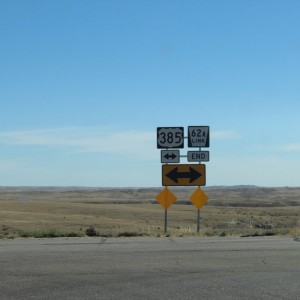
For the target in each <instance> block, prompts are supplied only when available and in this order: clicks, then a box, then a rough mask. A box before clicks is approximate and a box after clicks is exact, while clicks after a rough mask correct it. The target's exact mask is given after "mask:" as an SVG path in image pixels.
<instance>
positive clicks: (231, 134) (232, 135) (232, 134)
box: [211, 130, 240, 140]
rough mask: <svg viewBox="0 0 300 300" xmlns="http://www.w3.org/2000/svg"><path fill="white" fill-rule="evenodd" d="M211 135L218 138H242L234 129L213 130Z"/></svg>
mask: <svg viewBox="0 0 300 300" xmlns="http://www.w3.org/2000/svg"><path fill="white" fill-rule="evenodd" d="M211 136H212V138H214V139H218V140H237V139H239V138H240V135H239V134H238V133H237V132H236V131H234V130H227V131H212V133H211Z"/></svg>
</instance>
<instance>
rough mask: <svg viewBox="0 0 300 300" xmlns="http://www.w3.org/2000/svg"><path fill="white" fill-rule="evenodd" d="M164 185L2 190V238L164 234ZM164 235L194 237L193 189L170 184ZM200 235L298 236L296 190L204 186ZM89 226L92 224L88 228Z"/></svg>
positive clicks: (299, 218)
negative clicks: (171, 202) (88, 233)
mask: <svg viewBox="0 0 300 300" xmlns="http://www.w3.org/2000/svg"><path fill="white" fill-rule="evenodd" d="M161 190H162V188H136V189H130V188H110V189H109V188H80V187H75V188H73V187H72V188H58V187H57V188H56V187H53V188H49V187H45V188H42V187H39V188H37V187H32V188H29V187H27V188H22V187H2V188H0V238H14V237H18V236H21V237H22V236H23V237H27V236H35V237H43V236H64V235H65V236H72V235H73V236H84V235H85V233H86V230H87V229H89V228H90V229H91V228H92V229H94V232H95V233H96V234H97V235H100V236H108V237H109V236H112V237H117V236H140V235H147V236H163V235H164V209H163V208H162V207H161V206H160V204H158V203H157V202H156V200H155V197H156V195H157V194H158V193H159V192H160V191H161ZM171 190H172V191H173V193H174V194H175V195H176V196H177V197H178V200H177V201H176V202H175V204H174V205H173V206H171V207H170V208H169V209H168V235H170V236H188V235H196V234H197V232H196V218H197V209H196V208H195V207H194V206H193V205H192V203H191V202H190V201H189V200H188V199H189V196H190V195H191V194H192V193H193V191H194V190H195V188H172V189H171ZM204 190H205V192H206V193H207V195H208V196H209V200H208V202H207V204H206V205H205V206H204V207H203V208H202V209H201V224H200V227H201V229H200V235H201V236H212V235H217V236H225V235H237V236H243V235H266V234H284V235H286V234H288V235H300V188H259V187H254V186H253V187H252V186H244V187H243V186H237V187H231V188H229V187H209V188H204ZM90 226H91V227H90Z"/></svg>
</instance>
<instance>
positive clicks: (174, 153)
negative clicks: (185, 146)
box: [161, 150, 180, 163]
mask: <svg viewBox="0 0 300 300" xmlns="http://www.w3.org/2000/svg"><path fill="white" fill-rule="evenodd" d="M179 158H180V154H179V150H162V151H161V162H162V163H179Z"/></svg>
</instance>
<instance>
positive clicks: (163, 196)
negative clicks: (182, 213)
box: [156, 188, 177, 209]
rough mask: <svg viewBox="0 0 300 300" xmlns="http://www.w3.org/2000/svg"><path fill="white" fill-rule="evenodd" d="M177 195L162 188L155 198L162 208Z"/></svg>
mask: <svg viewBox="0 0 300 300" xmlns="http://www.w3.org/2000/svg"><path fill="white" fill-rule="evenodd" d="M176 199H177V197H176V196H175V195H174V194H173V193H172V192H171V191H170V190H169V189H168V188H165V189H163V190H162V191H161V192H160V193H159V194H158V195H157V196H156V200H157V201H158V202H159V203H160V204H161V206H162V207H164V208H166V209H167V208H169V207H170V206H171V205H172V204H173V203H174V202H175V201H176Z"/></svg>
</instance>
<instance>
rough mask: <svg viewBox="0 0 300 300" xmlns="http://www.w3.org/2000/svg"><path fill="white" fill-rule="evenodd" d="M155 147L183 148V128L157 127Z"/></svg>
mask: <svg viewBox="0 0 300 300" xmlns="http://www.w3.org/2000/svg"><path fill="white" fill-rule="evenodd" d="M157 148H158V149H165V148H184V128H183V127H157Z"/></svg>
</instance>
